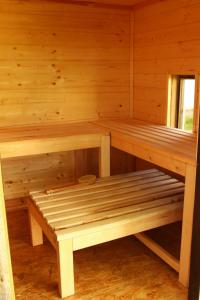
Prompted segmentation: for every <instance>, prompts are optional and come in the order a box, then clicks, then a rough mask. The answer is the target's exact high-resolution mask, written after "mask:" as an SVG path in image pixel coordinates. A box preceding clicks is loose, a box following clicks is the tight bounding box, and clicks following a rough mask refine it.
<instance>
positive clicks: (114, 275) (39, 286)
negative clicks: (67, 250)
mask: <svg viewBox="0 0 200 300" xmlns="http://www.w3.org/2000/svg"><path fill="white" fill-rule="evenodd" d="M8 225H9V235H10V244H11V254H12V259H13V268H14V281H15V289H16V294H17V295H18V296H17V297H18V299H19V300H24V299H26V298H28V299H30V300H35V299H37V300H44V299H48V300H59V299H60V298H59V295H58V292H57V289H56V286H57V276H58V274H57V261H56V255H55V251H54V248H53V247H52V246H51V244H50V243H49V242H47V240H45V241H44V245H43V246H38V247H36V248H33V247H32V246H31V244H30V235H29V226H28V217H27V213H26V212H25V211H19V212H12V213H9V214H8ZM179 229H180V228H179V225H178V226H177V225H176V224H174V225H173V226H169V227H168V226H167V227H166V228H165V227H164V228H163V229H159V230H156V231H153V233H152V234H154V235H153V237H152V238H156V241H157V242H159V243H160V244H161V245H163V247H165V249H167V250H168V251H170V252H171V253H173V254H175V255H177V254H178V253H179V235H180V230H179ZM155 234H156V235H155ZM116 249H117V250H116ZM177 257H178V255H177ZM74 266H75V267H74V275H75V286H76V295H74V296H72V297H70V299H71V300H80V299H82V300H88V299H95V300H96V299H97V300H102V299H109V300H116V299H117V300H118V299H122V298H123V299H124V300H130V299H131V298H136V299H143V300H149V299H154V300H157V299H163V298H165V299H173V300H186V299H187V290H186V289H185V288H183V287H182V286H181V285H180V284H179V283H178V281H177V274H176V272H174V271H173V270H172V269H171V268H169V267H168V266H167V265H166V264H165V263H164V262H162V260H160V259H159V258H158V257H156V256H155V255H153V254H152V252H151V251H149V250H148V249H147V248H146V247H144V246H143V245H142V244H141V243H140V242H138V241H137V240H136V239H135V238H134V237H130V238H129V237H128V238H125V239H120V240H116V241H112V242H110V243H105V244H101V245H97V246H94V247H90V248H86V249H83V250H80V251H76V252H75V253H74ZM30 270H31V272H30ZM155 274H159V276H157V277H156V283H155Z"/></svg>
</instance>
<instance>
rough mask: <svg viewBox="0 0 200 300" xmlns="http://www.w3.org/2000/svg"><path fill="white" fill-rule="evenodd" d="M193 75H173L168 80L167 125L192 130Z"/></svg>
mask: <svg viewBox="0 0 200 300" xmlns="http://www.w3.org/2000/svg"><path fill="white" fill-rule="evenodd" d="M194 106H195V76H191V75H188V76H185V75H184V76H182V75H176V76H175V75H173V76H171V77H170V80H169V102H168V122H167V123H168V126H171V127H175V128H179V129H182V130H184V131H188V132H192V131H193V128H194Z"/></svg>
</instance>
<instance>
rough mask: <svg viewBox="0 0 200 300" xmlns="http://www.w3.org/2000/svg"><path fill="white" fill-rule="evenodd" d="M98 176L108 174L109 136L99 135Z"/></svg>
mask: <svg viewBox="0 0 200 300" xmlns="http://www.w3.org/2000/svg"><path fill="white" fill-rule="evenodd" d="M99 176H100V177H107V176H110V136H102V137H101V146H100V148H99Z"/></svg>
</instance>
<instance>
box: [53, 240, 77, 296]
mask: <svg viewBox="0 0 200 300" xmlns="http://www.w3.org/2000/svg"><path fill="white" fill-rule="evenodd" d="M57 260H58V272H59V292H60V295H61V297H62V298H64V297H67V296H70V295H73V294H74V292H75V291H74V265H73V243H72V240H62V241H59V242H58V249H57Z"/></svg>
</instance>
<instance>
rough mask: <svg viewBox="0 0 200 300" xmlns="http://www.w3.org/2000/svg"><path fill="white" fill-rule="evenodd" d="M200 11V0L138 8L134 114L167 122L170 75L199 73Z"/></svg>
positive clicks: (169, 0) (158, 2) (136, 18)
mask: <svg viewBox="0 0 200 300" xmlns="http://www.w3.org/2000/svg"><path fill="white" fill-rule="evenodd" d="M199 12H200V2H199V1H182V0H177V1H171V0H166V1H157V2H156V3H154V4H153V5H149V6H146V7H143V8H142V9H138V10H135V13H134V19H135V28H134V33H135V35H134V46H135V47H134V108H133V111H134V117H136V118H139V119H143V120H150V121H153V122H156V123H160V124H166V117H167V93H168V91H167V89H168V76H169V74H174V75H176V74H177V75H179V74H186V75H188V74H195V75H197V74H198V73H199V71H200V58H199V49H200V38H199V30H200V18H199ZM197 84H198V85H199V83H198V82H197ZM198 88H199V86H198ZM196 96H197V97H198V95H196ZM197 101H199V100H198V99H197ZM196 115H198V111H197V109H196Z"/></svg>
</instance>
